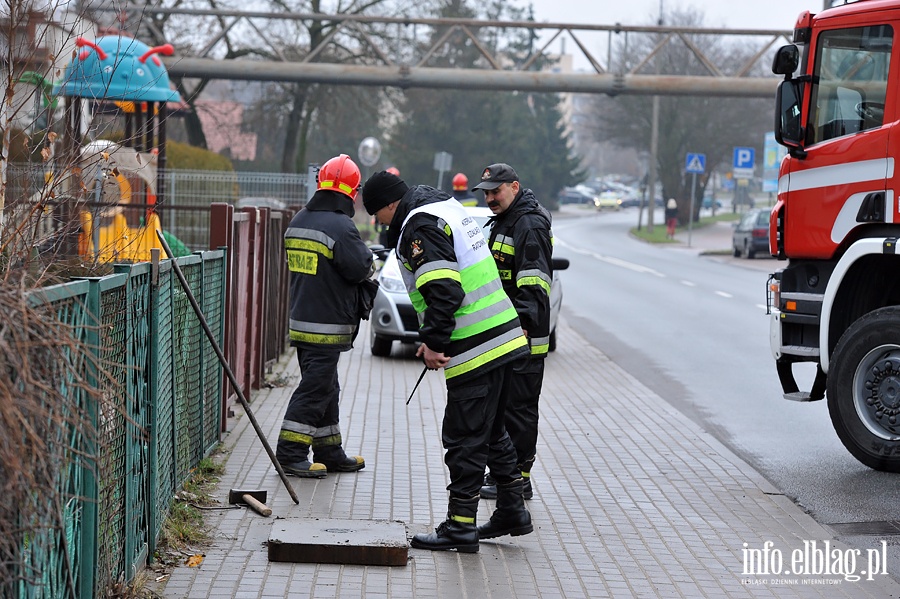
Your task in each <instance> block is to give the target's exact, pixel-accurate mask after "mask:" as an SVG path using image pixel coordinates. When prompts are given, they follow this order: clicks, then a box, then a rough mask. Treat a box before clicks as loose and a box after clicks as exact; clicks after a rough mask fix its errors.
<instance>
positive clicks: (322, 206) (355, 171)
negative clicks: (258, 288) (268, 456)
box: [276, 154, 373, 478]
mask: <svg viewBox="0 0 900 599" xmlns="http://www.w3.org/2000/svg"><path fill="white" fill-rule="evenodd" d="M360 181H361V176H360V173H359V167H357V166H356V164H354V163H353V161H352V160H351V159H350V157H349V156H347V155H346V154H341V155H340V156H337V157H335V158H332V159H331V160H329V161H327V162H326V163H325V164H324V165H322V168H321V169H320V170H319V174H318V184H317V190H316V193H315V194H313V196H312V198H310V200H309V202H308V203H307V204H306V206H305V207H304V208H303V209H302V210H301V211H300V212H298V213H297V214H296V215H294V218H292V219H291V222H290V225H288V229H287V231H286V232H285V235H284V247H285V250H286V252H287V262H288V269H289V270H290V339H291V345H293V346H295V347H296V348H297V360H298V361H299V362H300V374H301V379H300V383H299V384H298V385H297V388H296V389H295V390H294V393H293V395H291V399H290V403H288V407H287V410H286V411H285V414H284V421H283V422H282V424H281V432H280V434H279V435H278V447H277V450H276V457H277V458H278V462H279V463H280V464H281V466H282V467H283V468H284V471H285V472H286V473H287V474H292V475H294V476H300V477H306V478H322V477H324V476H325V475H326V474H327V473H328V472H329V471H331V472H354V471H357V470H360V469H362V468H364V467H365V460H363V458H362V457H361V456H348V455H347V454H346V453H344V449H343V443H342V441H343V439H342V437H341V429H340V425H339V418H338V398H339V395H340V384H339V383H338V370H337V368H338V359H339V358H340V355H341V352H344V351H347V350H349V349H350V348H351V347H352V344H353V340H354V339H355V338H356V333H357V331H358V329H359V321H360V318H361V315H362V312H363V310H362V309H361V303H363V300H364V299H365V293H366V292H364V291H363V290H364V289H366V288H367V287H368V286H369V285H367V284H366V283H364V282H365V281H367V279H368V278H369V276H370V274H371V273H372V269H373V266H372V264H373V257H372V252H371V251H370V250H369V249H368V248H367V247H366V244H365V243H363V241H362V239H361V238H360V236H359V230H357V228H356V225H355V224H354V223H353V218H352V217H353V214H354V208H353V202H354V200H355V198H356V194H357V191H358V190H359V184H360ZM310 447H311V448H312V452H313V458H314V460H315V461H311V460H310V459H309V450H310Z"/></svg>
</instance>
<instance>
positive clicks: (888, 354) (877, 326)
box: [826, 307, 900, 472]
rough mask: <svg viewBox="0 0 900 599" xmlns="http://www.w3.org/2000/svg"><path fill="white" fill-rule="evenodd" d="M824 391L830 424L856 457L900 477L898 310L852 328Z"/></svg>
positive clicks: (881, 311) (875, 314) (883, 310)
mask: <svg viewBox="0 0 900 599" xmlns="http://www.w3.org/2000/svg"><path fill="white" fill-rule="evenodd" d="M826 391H827V396H828V413H829V414H830V416H831V423H832V425H833V426H834V430H835V431H836V432H837V435H838V437H839V438H840V439H841V442H842V443H843V444H844V447H846V448H847V450H848V451H849V452H850V453H851V454H853V457H855V458H856V459H857V460H859V461H860V462H862V463H863V464H865V465H866V466H868V467H869V468H873V469H875V470H883V471H885V472H900V308H897V307H889V308H881V309H878V310H875V311H874V312H871V313H869V314H866V315H865V316H863V317H862V318H860V319H859V320H857V321H856V322H854V323H853V324H852V325H850V328H848V329H847V331H846V332H845V333H844V334H843V335H842V336H841V339H840V341H839V342H838V344H837V347H836V348H835V350H834V354H833V355H832V358H831V369H830V371H829V372H828V382H827V388H826Z"/></svg>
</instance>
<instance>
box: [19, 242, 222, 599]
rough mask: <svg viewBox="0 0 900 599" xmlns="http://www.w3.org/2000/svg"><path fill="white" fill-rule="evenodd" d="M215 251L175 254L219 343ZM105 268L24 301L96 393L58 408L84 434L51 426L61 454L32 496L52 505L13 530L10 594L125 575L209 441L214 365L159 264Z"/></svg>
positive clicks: (212, 438)
mask: <svg viewBox="0 0 900 599" xmlns="http://www.w3.org/2000/svg"><path fill="white" fill-rule="evenodd" d="M225 257H226V256H225V252H224V251H210V252H200V253H196V254H194V255H191V256H187V257H183V258H179V259H178V262H179V265H180V266H181V269H182V270H183V271H184V273H185V276H186V278H187V280H188V281H189V283H190V287H191V290H192V293H194V294H195V296H196V297H197V299H198V302H199V303H200V305H201V306H202V308H203V310H204V313H205V316H206V319H207V320H208V322H209V324H210V327H211V328H212V330H213V331H217V332H218V336H219V342H220V343H221V339H222V331H223V325H224V318H223V315H224V305H225V302H224V300H225V293H224V290H225V276H226V270H225V264H226V260H225ZM115 271H116V274H113V275H109V276H105V277H101V278H91V279H85V280H77V281H73V282H70V283H65V284H61V285H56V286H53V287H47V288H43V289H40V290H37V291H35V292H33V294H32V296H31V301H32V303H33V304H34V305H39V306H44V307H47V306H49V307H51V308H53V309H54V310H55V313H56V314H57V318H58V319H59V320H61V321H62V322H64V323H65V324H67V325H68V326H69V330H70V331H71V334H72V335H75V336H78V337H79V338H78V339H77V341H78V342H79V343H80V344H81V346H82V347H84V348H86V351H88V352H90V353H91V354H92V356H90V357H89V358H88V359H87V360H83V361H81V363H80V364H81V367H82V368H85V369H87V370H88V371H90V370H93V373H91V372H86V376H85V378H86V379H87V380H88V381H93V382H94V383H95V384H96V386H97V388H98V390H99V393H98V394H96V396H95V397H94V398H86V397H85V395H86V394H85V393H81V392H79V391H78V390H77V388H75V387H73V389H72V390H71V393H69V396H70V399H71V401H70V405H69V406H67V408H66V409H69V410H81V411H83V412H84V413H85V414H86V415H87V419H88V420H89V422H90V425H91V426H90V427H88V428H90V429H92V430H94V431H96V434H95V435H91V434H90V432H89V431H85V430H67V431H60V437H61V438H64V439H65V440H66V442H67V443H68V457H67V459H66V460H65V462H64V464H65V465H64V466H63V467H62V469H61V471H60V475H59V478H58V480H57V481H56V485H55V486H56V488H55V489H53V490H52V492H50V490H45V491H44V492H46V493H47V495H48V497H51V498H54V497H55V498H58V500H57V501H52V500H48V502H47V503H48V508H49V509H48V510H47V513H46V514H45V515H44V516H43V517H46V518H47V523H46V524H43V525H42V523H37V522H35V523H31V524H32V525H33V526H34V529H35V530H37V531H39V534H31V533H29V532H28V531H27V530H24V531H21V532H20V534H22V539H21V543H20V546H21V558H22V559H21V563H22V564H23V568H24V569H25V570H26V571H24V572H23V575H22V577H21V580H20V582H19V583H18V585H17V589H16V593H15V594H14V595H13V596H17V597H20V598H24V597H60V598H67V599H68V598H71V599H75V598H79V599H89V598H92V597H101V596H107V591H108V590H109V589H110V588H111V587H112V585H113V584H115V583H117V582H127V581H130V580H131V579H132V578H133V577H134V575H135V574H136V572H137V571H138V570H139V569H140V568H142V567H143V565H145V564H146V563H147V562H148V561H149V560H151V559H152V555H153V552H154V550H155V545H156V539H158V537H159V534H160V532H161V530H162V523H163V521H164V520H165V517H166V515H167V514H168V511H169V509H170V507H171V504H172V501H173V498H174V494H175V492H176V491H177V490H178V489H180V488H181V486H182V485H183V483H184V482H185V481H186V480H187V479H188V477H189V476H190V472H191V470H192V469H193V468H194V467H196V466H197V465H198V464H199V463H200V460H201V459H203V458H204V457H205V456H207V455H208V454H209V453H210V451H211V450H212V449H213V448H214V447H215V446H216V444H217V443H218V441H219V430H220V429H219V421H220V413H219V411H220V406H221V401H220V398H221V380H222V376H221V373H222V370H221V366H220V365H219V363H218V360H217V358H216V355H215V353H214V351H213V350H212V348H211V346H210V345H209V342H208V340H206V338H205V336H204V334H203V331H202V329H201V327H200V323H199V320H198V318H197V316H196V315H195V314H194V312H193V311H192V309H191V308H190V305H189V303H188V299H187V296H186V294H185V292H184V291H183V290H182V289H181V288H180V286H179V283H178V281H177V279H176V278H175V276H174V271H173V268H172V263H171V261H164V262H162V263H159V264H151V263H140V264H135V265H117V266H116V267H115ZM100 371H102V376H100V375H99V374H98V373H99V372H100ZM96 397H102V398H103V399H102V401H100V402H98V401H97V400H96ZM94 442H96V445H94ZM55 506H62V508H61V510H62V513H58V510H53V509H52V508H53V507H55ZM57 522H61V523H62V525H61V526H60V525H55V523H57Z"/></svg>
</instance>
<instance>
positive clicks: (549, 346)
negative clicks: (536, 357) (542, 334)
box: [547, 329, 556, 351]
mask: <svg viewBox="0 0 900 599" xmlns="http://www.w3.org/2000/svg"><path fill="white" fill-rule="evenodd" d="M547 351H556V329H553V330H552V331H550V341H549V343H548V344H547Z"/></svg>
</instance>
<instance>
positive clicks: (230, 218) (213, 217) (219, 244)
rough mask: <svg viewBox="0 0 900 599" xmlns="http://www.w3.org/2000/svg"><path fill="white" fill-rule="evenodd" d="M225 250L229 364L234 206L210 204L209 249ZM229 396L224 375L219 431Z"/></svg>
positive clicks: (225, 343)
mask: <svg viewBox="0 0 900 599" xmlns="http://www.w3.org/2000/svg"><path fill="white" fill-rule="evenodd" d="M223 248H224V249H225V267H224V268H225V271H224V273H223V276H224V277H225V285H223V287H224V293H225V313H224V314H223V315H222V320H223V336H222V352H223V353H224V354H225V358H226V361H227V362H228V363H229V364H230V363H231V362H232V360H233V358H234V356H233V354H232V353H231V347H232V344H231V336H232V335H233V334H234V333H233V332H232V330H231V327H232V321H231V310H232V305H231V298H232V297H233V295H232V287H231V286H232V283H233V278H232V273H233V269H234V206H232V205H231V204H223V203H218V202H216V203H213V204H210V210H209V249H211V250H215V249H223ZM230 396H231V384H230V383H229V382H228V380H227V377H225V374H224V373H223V374H222V409H221V417H222V418H221V425H220V430H221V431H226V430H228V414H229V406H228V403H229V402H228V398H229V397H230Z"/></svg>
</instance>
